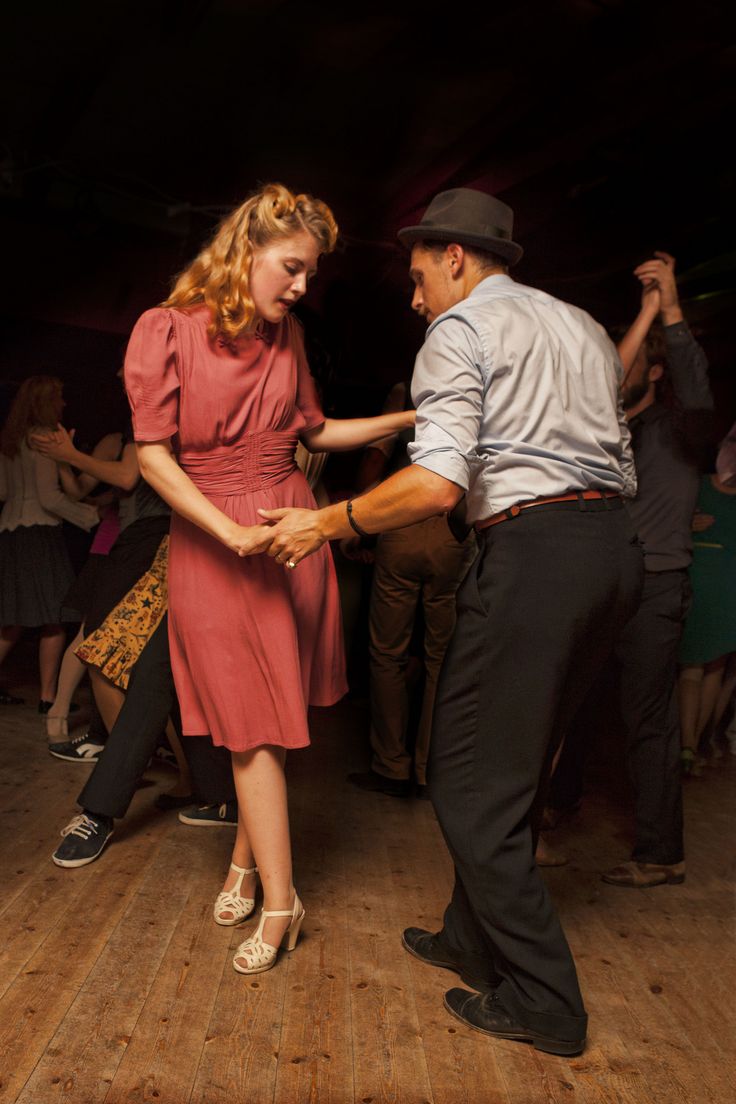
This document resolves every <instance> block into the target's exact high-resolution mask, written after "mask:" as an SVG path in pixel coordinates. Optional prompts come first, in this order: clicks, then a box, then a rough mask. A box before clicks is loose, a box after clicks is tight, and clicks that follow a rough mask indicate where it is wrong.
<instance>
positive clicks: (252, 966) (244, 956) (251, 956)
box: [233, 893, 305, 974]
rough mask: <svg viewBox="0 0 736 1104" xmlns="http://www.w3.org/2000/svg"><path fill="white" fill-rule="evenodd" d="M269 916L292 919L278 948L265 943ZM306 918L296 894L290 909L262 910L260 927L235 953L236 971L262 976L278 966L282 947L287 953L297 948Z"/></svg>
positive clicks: (234, 965)
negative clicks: (264, 930) (266, 971)
mask: <svg viewBox="0 0 736 1104" xmlns="http://www.w3.org/2000/svg"><path fill="white" fill-rule="evenodd" d="M269 916H290V917H291V922H290V924H289V926H288V928H287V929H286V931H285V932H284V934H283V936H282V937H281V940H280V942H279V946H278V947H274V946H273V944H271V943H266V942H264V939H263V928H264V925H265V923H266V920H268V918H269ZM304 916H305V912H304V905H303V904H302V903H301V901H300V900H299V895H298V894H297V893H294V904H293V906H292V908H290V909H280V910H278V911H276V912H266V910H265V909H261V918H260V920H259V921H258V927H257V928H256V930H255V931H254V932H253V934H252V935H250V936H248V938H247V939H245V940H243V942H242V943H241V944H240V946H239V947H238V949H237V951H236V952H235V955H234V957H233V967H234V969H236V970H237V971H238V973H239V974H262V973H263V972H264V971H265V970H270V969H271V967H272V966H275V965H276V959H277V958H278V954H279V948H280V947H284V949H285V950H287V951H293V950H294V948H295V947H296V944H297V940H298V938H299V932H300V931H301V928H302V921H303V920H304ZM238 959H240V960H241V961H242V960H245V963H246V964H245V965H244V966H243V965H241V964H240V962H239V961H238Z"/></svg>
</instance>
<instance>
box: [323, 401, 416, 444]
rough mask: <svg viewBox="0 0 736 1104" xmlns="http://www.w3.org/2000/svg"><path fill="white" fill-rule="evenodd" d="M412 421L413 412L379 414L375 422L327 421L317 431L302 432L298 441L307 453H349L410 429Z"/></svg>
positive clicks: (365, 420) (349, 419)
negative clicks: (307, 450) (300, 441)
mask: <svg viewBox="0 0 736 1104" xmlns="http://www.w3.org/2000/svg"><path fill="white" fill-rule="evenodd" d="M415 420H416V411H415V410H401V411H399V413H398V414H379V416H378V417H377V418H339V419H338V418H326V419H325V421H324V422H322V424H321V425H319V426H317V427H316V429H308V430H305V431H304V433H302V434H301V440H302V443H303V444H304V446H305V448H307V449H309V451H310V452H348V451H349V450H350V449H357V448H363V447H364V446H365V445H372V444H373V442H374V441H380V440H382V438H384V437H390V436H391V434H392V433H400V432H401V430H402V429H411V427H412V426H413V425H414V422H415Z"/></svg>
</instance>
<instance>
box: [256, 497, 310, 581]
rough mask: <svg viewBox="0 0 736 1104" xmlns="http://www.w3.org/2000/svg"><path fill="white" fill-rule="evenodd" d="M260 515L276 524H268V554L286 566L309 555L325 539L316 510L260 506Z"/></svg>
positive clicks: (296, 562)
mask: <svg viewBox="0 0 736 1104" xmlns="http://www.w3.org/2000/svg"><path fill="white" fill-rule="evenodd" d="M258 513H259V514H260V515H261V517H264V518H268V520H269V521H271V522H275V523H277V524H274V525H270V526H267V529H268V532H269V533H270V545H271V547H270V548H269V549H268V554H269V556H273V558H274V559H275V560H276V563H280V564H285V565H286V566H288V567H292V566H293V567H296V565H297V564H298V563H299V562H300V561H301V560H303V559H304V557H305V556H311V554H312V553H313V552H316V551H317V549H318V548H321V547H322V545H323V544H324V543H325V541H326V540H327V537H326V536H325V534H324V532H323V531H322V526H321V525H320V511H319V510H299V509H292V508H290V509H281V510H259V511H258Z"/></svg>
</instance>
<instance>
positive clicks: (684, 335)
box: [662, 319, 693, 344]
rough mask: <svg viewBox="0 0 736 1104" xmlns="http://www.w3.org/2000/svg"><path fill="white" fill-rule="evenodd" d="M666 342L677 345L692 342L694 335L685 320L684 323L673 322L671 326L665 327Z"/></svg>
mask: <svg viewBox="0 0 736 1104" xmlns="http://www.w3.org/2000/svg"><path fill="white" fill-rule="evenodd" d="M662 329H663V330H664V336H665V340H666V341H667V342H672V344H676V343H678V342H685V341H692V337H693V335H692V334H691V333H690V327H689V326H688V324H687V322H685V320H684V319H683V321H682V322H673V323H672V325H671V326H663V327H662Z"/></svg>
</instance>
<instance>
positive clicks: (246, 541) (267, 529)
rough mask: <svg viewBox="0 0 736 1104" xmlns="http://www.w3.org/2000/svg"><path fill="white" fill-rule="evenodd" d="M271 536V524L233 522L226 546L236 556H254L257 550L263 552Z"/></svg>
mask: <svg viewBox="0 0 736 1104" xmlns="http://www.w3.org/2000/svg"><path fill="white" fill-rule="evenodd" d="M272 537H273V527H272V526H271V525H236V524H235V523H233V527H232V531H231V532H230V533H229V534H228V538H227V541H226V542H225V543H226V544H227V547H228V548H230V549H232V551H233V552H236V553H237V554H238V556H256V555H257V554H258V553H259V552H265V551H266V549H267V548H268V546H269V544H270V543H271V538H272Z"/></svg>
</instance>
